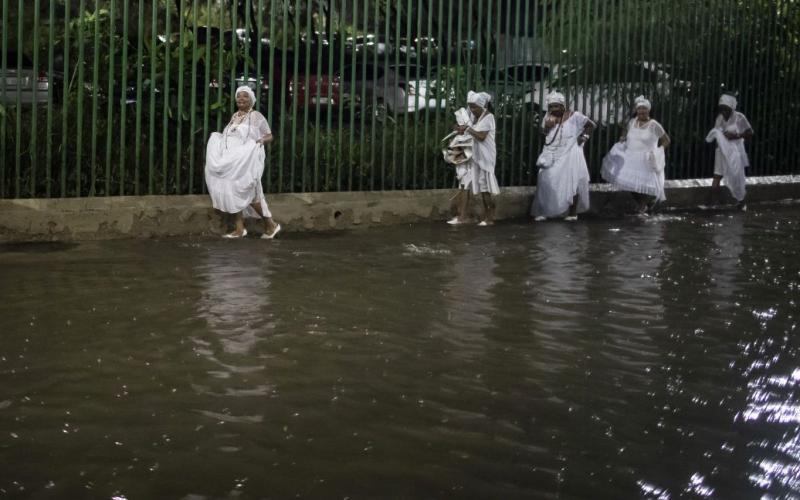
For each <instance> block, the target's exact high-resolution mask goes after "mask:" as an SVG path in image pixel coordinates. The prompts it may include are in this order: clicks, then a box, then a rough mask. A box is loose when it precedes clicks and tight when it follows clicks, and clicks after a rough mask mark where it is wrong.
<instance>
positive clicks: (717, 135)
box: [706, 111, 752, 201]
mask: <svg viewBox="0 0 800 500" xmlns="http://www.w3.org/2000/svg"><path fill="white" fill-rule="evenodd" d="M746 130H752V127H751V126H750V122H748V121H747V118H745V116H744V115H743V114H741V113H739V112H738V111H735V112H734V113H733V114H732V115H731V117H730V119H728V120H727V121H726V120H725V119H724V118H723V117H722V115H719V116H717V121H716V122H715V123H714V128H713V129H711V132H709V133H708V137H706V141H708V142H713V141H716V142H717V151H716V155H715V156H714V175H719V176H721V177H722V184H723V185H724V186H728V189H730V191H731V194H732V195H733V197H734V198H735V199H736V200H737V201H742V200H743V199H744V197H745V184H746V182H747V179H746V177H745V173H744V169H745V168H747V167H749V166H750V158H749V157H748V156H747V151H746V150H745V148H744V139H735V140H729V139H727V138H726V137H725V132H732V133H734V134H741V133H743V132H744V131H746Z"/></svg>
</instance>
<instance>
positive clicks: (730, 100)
mask: <svg viewBox="0 0 800 500" xmlns="http://www.w3.org/2000/svg"><path fill="white" fill-rule="evenodd" d="M719 103H720V104H721V105H723V106H728V107H729V108H731V109H732V110H734V111H736V105H737V104H739V103H738V102H737V101H736V98H735V97H733V96H732V95H730V94H722V97H720V98H719Z"/></svg>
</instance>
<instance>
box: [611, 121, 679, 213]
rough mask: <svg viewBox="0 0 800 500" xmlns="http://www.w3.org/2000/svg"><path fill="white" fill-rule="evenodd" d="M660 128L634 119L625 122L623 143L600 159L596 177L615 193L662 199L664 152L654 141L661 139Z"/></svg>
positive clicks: (663, 197) (654, 123) (656, 123)
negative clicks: (631, 192)
mask: <svg viewBox="0 0 800 500" xmlns="http://www.w3.org/2000/svg"><path fill="white" fill-rule="evenodd" d="M664 135H665V132H664V127H662V126H661V124H660V123H658V122H657V121H655V120H650V121H648V122H647V123H646V124H645V125H644V126H642V127H640V126H639V125H638V124H637V120H636V118H634V119H633V120H631V121H630V122H628V133H627V138H626V141H625V142H624V143H621V142H620V143H617V144H615V145H614V147H612V148H611V151H609V152H608V154H607V155H606V157H605V158H603V168H602V170H601V171H600V175H601V176H602V177H603V179H605V180H606V181H608V182H610V183H611V184H613V185H614V186H616V187H618V188H619V189H623V190H625V191H633V192H634V193H642V194H648V195H650V196H655V197H656V199H657V200H658V201H664V200H666V199H667V198H666V196H664V167H665V165H666V161H665V157H664V148H662V147H659V146H658V140H659V139H661V138H662V137H664Z"/></svg>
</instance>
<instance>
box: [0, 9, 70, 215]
mask: <svg viewBox="0 0 800 500" xmlns="http://www.w3.org/2000/svg"><path fill="white" fill-rule="evenodd" d="M67 10H69V9H67ZM8 15H9V9H8V0H3V17H2V18H0V27H1V28H2V35H0V36H2V46H0V70H2V72H3V73H2V74H3V78H0V101H2V102H3V106H5V107H6V112H5V113H2V114H0V200H1V199H3V198H5V197H6V165H7V163H6V126H7V125H6V115H7V113H8V111H7V109H8V104H7V103H8V99H7V94H6V78H5V75H7V74H8Z"/></svg>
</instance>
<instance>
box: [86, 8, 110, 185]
mask: <svg viewBox="0 0 800 500" xmlns="http://www.w3.org/2000/svg"><path fill="white" fill-rule="evenodd" d="M81 62H82V63H83V62H85V61H84V60H81ZM92 68H93V69H92V157H91V161H92V162H91V164H90V165H89V166H90V168H91V184H90V186H89V196H95V195H96V194H97V193H96V187H97V113H98V111H99V106H98V105H97V100H98V98H99V97H100V96H99V94H100V0H94V50H93V51H92ZM106 98H107V99H108V98H109V97H108V96H107V97H106Z"/></svg>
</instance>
